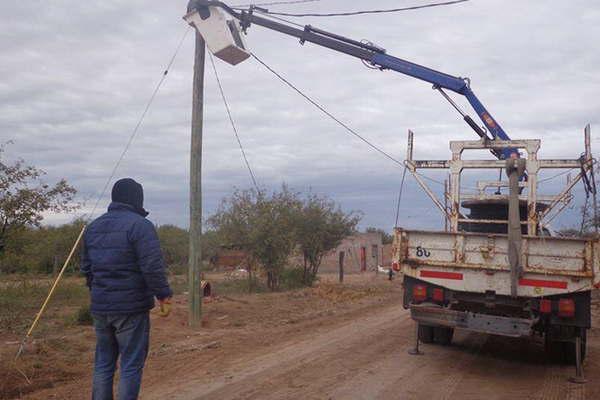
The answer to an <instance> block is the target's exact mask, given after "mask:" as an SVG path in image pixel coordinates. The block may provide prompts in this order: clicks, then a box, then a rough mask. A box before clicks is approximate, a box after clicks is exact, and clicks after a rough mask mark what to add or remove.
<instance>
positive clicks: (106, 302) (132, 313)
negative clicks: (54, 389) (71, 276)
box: [81, 178, 173, 400]
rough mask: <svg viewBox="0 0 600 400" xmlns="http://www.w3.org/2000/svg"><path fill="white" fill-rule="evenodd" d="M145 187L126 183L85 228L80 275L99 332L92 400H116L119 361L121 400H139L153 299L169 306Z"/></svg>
mask: <svg viewBox="0 0 600 400" xmlns="http://www.w3.org/2000/svg"><path fill="white" fill-rule="evenodd" d="M143 203H144V192H143V188H142V185H140V184H139V183H137V182H136V181H134V180H133V179H130V178H126V179H121V180H119V181H117V182H116V183H115V185H114V186H113V189H112V203H110V205H109V206H108V212H107V213H105V214H104V215H102V216H100V217H99V218H97V219H96V220H94V221H93V222H92V223H91V224H90V225H89V226H88V228H87V229H86V232H85V236H84V241H83V253H82V261H81V272H82V273H83V274H84V275H85V276H86V278H87V285H88V287H89V288H90V291H91V313H92V315H93V317H94V327H95V330H96V356H95V360H94V378H93V389H92V399H94V400H112V399H113V390H112V386H113V378H114V374H115V369H116V365H117V359H118V358H119V356H120V358H121V361H120V368H121V373H120V380H119V389H118V393H119V396H118V398H119V400H132V399H137V397H138V393H139V391H140V384H141V380H142V370H143V368H144V362H145V361H146V355H147V354H148V344H149V339H150V319H149V311H150V309H152V308H153V307H154V298H155V297H156V298H157V299H158V301H159V302H160V303H161V308H162V307H163V305H164V304H167V305H168V304H169V303H170V298H171V296H172V294H173V293H172V291H171V289H170V287H169V283H168V282H167V277H166V274H165V266H164V261H163V257H162V252H161V250H160V243H159V241H158V235H157V234H156V230H155V229H154V225H153V224H152V222H150V221H149V220H147V219H146V218H145V217H146V216H147V215H148V213H147V212H146V210H144V207H143Z"/></svg>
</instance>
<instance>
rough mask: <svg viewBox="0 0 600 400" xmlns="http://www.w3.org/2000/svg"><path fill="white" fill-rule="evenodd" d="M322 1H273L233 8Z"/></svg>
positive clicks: (240, 6)
mask: <svg viewBox="0 0 600 400" xmlns="http://www.w3.org/2000/svg"><path fill="white" fill-rule="evenodd" d="M317 1H321V0H289V1H271V2H268V3H256V4H237V5H235V6H231V8H248V7H250V6H258V7H268V6H281V5H288V4H302V3H314V2H317Z"/></svg>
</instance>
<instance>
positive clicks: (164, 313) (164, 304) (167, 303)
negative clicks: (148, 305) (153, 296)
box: [158, 297, 171, 317]
mask: <svg viewBox="0 0 600 400" xmlns="http://www.w3.org/2000/svg"><path fill="white" fill-rule="evenodd" d="M158 304H159V306H160V308H159V310H158V315H160V316H161V317H168V316H169V314H171V298H170V297H169V298H166V299H162V300H158Z"/></svg>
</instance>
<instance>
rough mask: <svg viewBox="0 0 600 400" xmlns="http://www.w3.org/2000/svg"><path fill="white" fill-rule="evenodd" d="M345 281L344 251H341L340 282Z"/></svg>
mask: <svg viewBox="0 0 600 400" xmlns="http://www.w3.org/2000/svg"><path fill="white" fill-rule="evenodd" d="M342 282H344V252H343V251H340V283H342Z"/></svg>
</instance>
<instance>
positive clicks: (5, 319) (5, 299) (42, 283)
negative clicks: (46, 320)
mask: <svg viewBox="0 0 600 400" xmlns="http://www.w3.org/2000/svg"><path fill="white" fill-rule="evenodd" d="M52 283H53V282H52V280H50V279H47V278H31V277H23V278H22V279H20V280H5V281H2V282H0V333H12V334H18V335H22V334H24V333H25V331H26V330H27V328H28V327H29V325H30V324H31V322H32V321H33V318H34V317H35V315H36V313H37V312H38V310H39V309H40V307H41V306H42V303H43V302H44V300H45V299H46V296H47V295H48V293H49V291H50V288H51V287H52ZM88 302H89V294H88V289H87V287H86V286H85V284H84V283H83V279H78V278H63V281H62V282H60V283H59V285H58V287H57V288H56V291H55V292H54V295H53V297H52V299H51V300H50V303H49V304H48V308H47V309H46V313H47V314H57V313H60V310H61V309H65V308H70V307H73V306H75V307H80V306H81V305H86V304H88ZM57 307H58V308H57ZM46 317H49V316H48V315H46ZM42 320H43V317H42Z"/></svg>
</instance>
